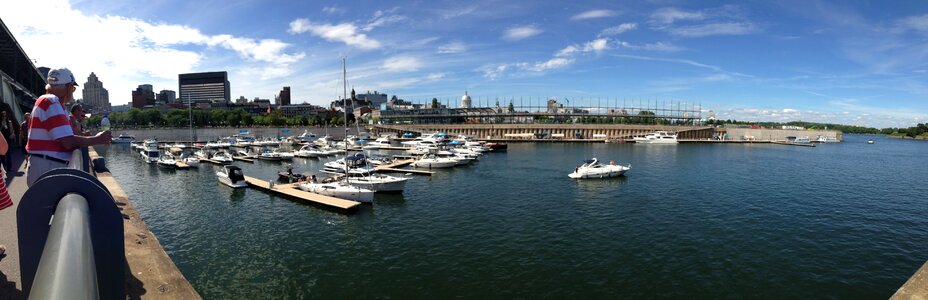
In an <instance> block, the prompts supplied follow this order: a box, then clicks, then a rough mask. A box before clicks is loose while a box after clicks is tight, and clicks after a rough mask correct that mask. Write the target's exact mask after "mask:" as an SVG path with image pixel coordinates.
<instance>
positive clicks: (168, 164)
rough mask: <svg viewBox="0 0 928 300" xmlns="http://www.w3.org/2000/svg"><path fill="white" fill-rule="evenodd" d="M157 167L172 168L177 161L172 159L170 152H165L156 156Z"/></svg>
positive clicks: (175, 165)
mask: <svg viewBox="0 0 928 300" xmlns="http://www.w3.org/2000/svg"><path fill="white" fill-rule="evenodd" d="M157 164H158V167H161V168H165V169H174V168H175V167H177V161H176V160H174V156H173V155H171V154H170V153H166V154H164V155H162V156H161V157H159V158H158V162H157Z"/></svg>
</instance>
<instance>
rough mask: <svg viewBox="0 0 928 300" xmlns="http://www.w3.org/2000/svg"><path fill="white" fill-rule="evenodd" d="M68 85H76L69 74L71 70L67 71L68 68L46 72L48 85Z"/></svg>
mask: <svg viewBox="0 0 928 300" xmlns="http://www.w3.org/2000/svg"><path fill="white" fill-rule="evenodd" d="M68 83H70V84H73V85H77V81H75V80H74V74H71V70H68V68H56V69H51V70H49V71H48V84H51V85H62V84H68Z"/></svg>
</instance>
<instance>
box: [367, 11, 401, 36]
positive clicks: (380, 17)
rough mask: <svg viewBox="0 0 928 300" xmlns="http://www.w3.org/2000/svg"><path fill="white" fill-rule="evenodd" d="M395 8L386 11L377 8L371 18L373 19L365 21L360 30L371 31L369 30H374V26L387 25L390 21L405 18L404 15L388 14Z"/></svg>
mask: <svg viewBox="0 0 928 300" xmlns="http://www.w3.org/2000/svg"><path fill="white" fill-rule="evenodd" d="M395 10H396V9H395V8H394V9H391V10H389V11H386V12H385V11H382V10H378V11H376V12H374V18H373V19H374V20H372V21H371V22H370V23H367V25H364V28H362V30H364V31H371V30H374V28H377V27H380V26H384V25H389V24H391V23H396V22H400V21H403V20H406V17H405V16H400V15H388V14H389V13H392V12H393V11H395Z"/></svg>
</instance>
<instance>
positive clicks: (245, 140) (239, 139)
mask: <svg viewBox="0 0 928 300" xmlns="http://www.w3.org/2000/svg"><path fill="white" fill-rule="evenodd" d="M232 138H234V139H235V143H234V144H232V145H233V146H235V147H248V146H251V145H252V144H254V142H255V136H254V135H253V134H249V133H240V134H236V135H232Z"/></svg>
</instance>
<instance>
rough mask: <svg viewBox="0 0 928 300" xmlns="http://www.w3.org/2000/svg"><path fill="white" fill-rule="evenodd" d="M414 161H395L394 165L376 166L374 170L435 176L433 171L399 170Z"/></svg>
mask: <svg viewBox="0 0 928 300" xmlns="http://www.w3.org/2000/svg"><path fill="white" fill-rule="evenodd" d="M414 161H415V160H413V159H405V160H399V161H394V162H393V163H392V164H388V165H380V166H376V167H374V170H375V171H378V172H399V173H412V174H419V175H432V174H434V172H432V171H423V170H413V169H397V168H399V167H403V166H406V165H409V164H411V163H413V162H414Z"/></svg>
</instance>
